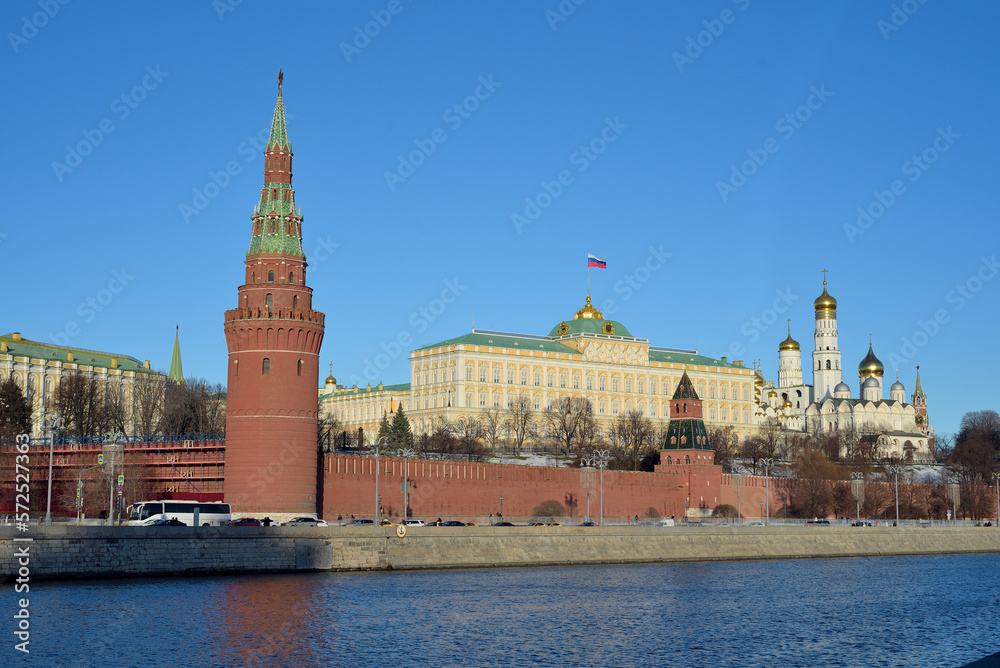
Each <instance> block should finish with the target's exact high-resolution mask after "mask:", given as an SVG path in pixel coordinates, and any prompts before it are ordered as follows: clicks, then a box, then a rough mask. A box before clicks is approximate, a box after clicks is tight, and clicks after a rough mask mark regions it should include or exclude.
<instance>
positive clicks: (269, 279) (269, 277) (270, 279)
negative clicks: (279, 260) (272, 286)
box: [267, 270, 274, 283]
mask: <svg viewBox="0 0 1000 668" xmlns="http://www.w3.org/2000/svg"><path fill="white" fill-rule="evenodd" d="M267 282H268V283H274V271H273V270H272V271H269V272H267Z"/></svg>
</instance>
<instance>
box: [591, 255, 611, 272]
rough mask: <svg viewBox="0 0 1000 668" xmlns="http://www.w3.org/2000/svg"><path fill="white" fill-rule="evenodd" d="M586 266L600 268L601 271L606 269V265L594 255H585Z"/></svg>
mask: <svg viewBox="0 0 1000 668" xmlns="http://www.w3.org/2000/svg"><path fill="white" fill-rule="evenodd" d="M587 266H588V267H600V268H601V269H607V268H608V263H607V262H605V261H604V260H602V259H601V258H599V257H597V256H596V255H591V254H590V253H587Z"/></svg>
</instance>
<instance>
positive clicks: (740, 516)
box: [733, 473, 743, 524]
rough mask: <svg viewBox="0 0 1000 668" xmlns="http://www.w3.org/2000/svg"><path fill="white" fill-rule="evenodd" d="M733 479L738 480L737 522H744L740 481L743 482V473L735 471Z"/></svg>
mask: <svg viewBox="0 0 1000 668" xmlns="http://www.w3.org/2000/svg"><path fill="white" fill-rule="evenodd" d="M733 480H735V481H736V523H737V524H743V510H742V508H743V505H742V504H741V502H740V483H741V482H743V474H742V473H734V474H733Z"/></svg>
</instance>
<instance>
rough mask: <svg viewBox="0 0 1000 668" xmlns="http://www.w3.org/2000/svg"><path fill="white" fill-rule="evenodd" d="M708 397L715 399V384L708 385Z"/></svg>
mask: <svg viewBox="0 0 1000 668" xmlns="http://www.w3.org/2000/svg"><path fill="white" fill-rule="evenodd" d="M708 398H709V399H715V385H709V386H708Z"/></svg>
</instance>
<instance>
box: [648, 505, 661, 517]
mask: <svg viewBox="0 0 1000 668" xmlns="http://www.w3.org/2000/svg"><path fill="white" fill-rule="evenodd" d="M646 517H650V518H652V519H654V520H655V519H658V518H659V517H660V511H658V510H657V509H656V508H654V507H653V506H650V507H649V510H647V511H646Z"/></svg>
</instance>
